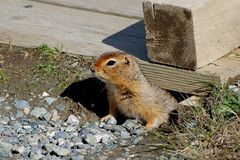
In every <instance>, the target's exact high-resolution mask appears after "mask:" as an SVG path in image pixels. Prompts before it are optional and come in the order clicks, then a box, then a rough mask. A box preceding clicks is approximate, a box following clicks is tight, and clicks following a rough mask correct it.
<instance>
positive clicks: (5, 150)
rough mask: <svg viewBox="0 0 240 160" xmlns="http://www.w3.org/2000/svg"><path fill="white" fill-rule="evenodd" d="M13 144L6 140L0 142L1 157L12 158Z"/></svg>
mask: <svg viewBox="0 0 240 160" xmlns="http://www.w3.org/2000/svg"><path fill="white" fill-rule="evenodd" d="M11 149H12V145H11V144H9V143H5V142H0V157H1V158H11V157H13V155H12V153H11Z"/></svg>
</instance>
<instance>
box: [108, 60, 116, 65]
mask: <svg viewBox="0 0 240 160" xmlns="http://www.w3.org/2000/svg"><path fill="white" fill-rule="evenodd" d="M115 63H116V61H113V60H110V61H108V62H107V65H108V66H112V65H114V64H115Z"/></svg>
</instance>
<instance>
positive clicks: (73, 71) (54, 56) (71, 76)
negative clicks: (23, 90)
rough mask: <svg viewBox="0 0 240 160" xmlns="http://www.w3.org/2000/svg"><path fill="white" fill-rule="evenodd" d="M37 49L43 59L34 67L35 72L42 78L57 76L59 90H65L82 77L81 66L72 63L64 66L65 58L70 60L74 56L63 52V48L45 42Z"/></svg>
mask: <svg viewBox="0 0 240 160" xmlns="http://www.w3.org/2000/svg"><path fill="white" fill-rule="evenodd" d="M35 51H36V53H37V54H39V55H40V57H42V61H41V62H40V64H38V65H37V66H36V68H35V69H34V70H35V73H36V74H38V75H39V77H40V78H42V79H44V77H49V76H51V77H55V80H56V89H57V90H64V89H65V88H66V87H67V86H68V85H70V84H71V83H73V82H74V81H77V80H79V79H80V77H82V74H83V72H84V71H82V70H81V68H74V67H71V65H69V66H63V63H64V61H63V60H65V61H68V60H70V59H74V58H73V57H71V58H70V56H68V55H67V54H65V53H64V52H62V49H57V48H51V47H49V46H48V45H46V44H43V45H41V46H39V47H38V48H36V49H35Z"/></svg>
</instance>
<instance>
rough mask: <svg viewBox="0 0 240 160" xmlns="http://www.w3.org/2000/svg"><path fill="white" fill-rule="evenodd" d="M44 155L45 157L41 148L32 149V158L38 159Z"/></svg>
mask: <svg viewBox="0 0 240 160" xmlns="http://www.w3.org/2000/svg"><path fill="white" fill-rule="evenodd" d="M42 157H43V155H42V150H41V149H32V150H31V152H30V158H31V159H34V160H37V159H40V158H42Z"/></svg>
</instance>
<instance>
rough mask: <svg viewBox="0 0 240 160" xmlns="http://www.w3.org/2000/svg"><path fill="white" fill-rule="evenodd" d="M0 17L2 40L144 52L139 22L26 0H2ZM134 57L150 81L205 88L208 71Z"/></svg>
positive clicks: (91, 52)
mask: <svg viewBox="0 0 240 160" xmlns="http://www.w3.org/2000/svg"><path fill="white" fill-rule="evenodd" d="M30 5H32V7H31V6H30ZM25 6H27V7H25ZM0 19H1V23H0V42H2V43H9V41H10V42H11V43H12V44H15V45H19V46H24V47H36V46H38V45H40V44H42V43H47V44H49V45H51V46H55V47H61V45H63V47H64V48H65V49H66V50H67V51H68V52H69V53H72V54H75V55H86V56H94V57H95V56H97V55H99V54H101V53H102V52H107V51H113V50H116V49H120V50H123V51H128V50H129V51H132V52H130V53H132V54H133V55H134V56H136V57H139V54H140V55H144V54H146V51H145V50H144V48H145V45H144V44H145V43H144V35H143V34H142V32H144V30H143V23H142V22H141V21H140V22H139V21H138V20H134V19H129V18H125V17H119V16H111V15H106V14H99V13H96V12H94V13H93V12H88V11H81V10H75V9H71V8H64V7H59V6H54V5H47V4H41V3H37V2H32V1H28V0H1V1H0ZM141 34H142V35H141ZM130 39H132V40H130ZM138 61H139V65H140V68H141V70H142V71H143V74H144V75H145V76H146V77H147V78H148V79H149V81H151V82H152V83H154V84H157V85H159V86H160V87H162V88H164V89H169V90H175V91H180V92H186V93H196V90H198V89H201V88H202V87H205V86H204V85H203V84H204V83H203V82H206V81H211V79H212V77H211V76H210V75H209V73H207V75H205V74H202V73H201V72H192V71H186V70H182V69H176V68H173V67H168V66H163V65H158V64H151V63H149V62H146V61H142V60H138ZM215 78H217V77H215Z"/></svg>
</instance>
